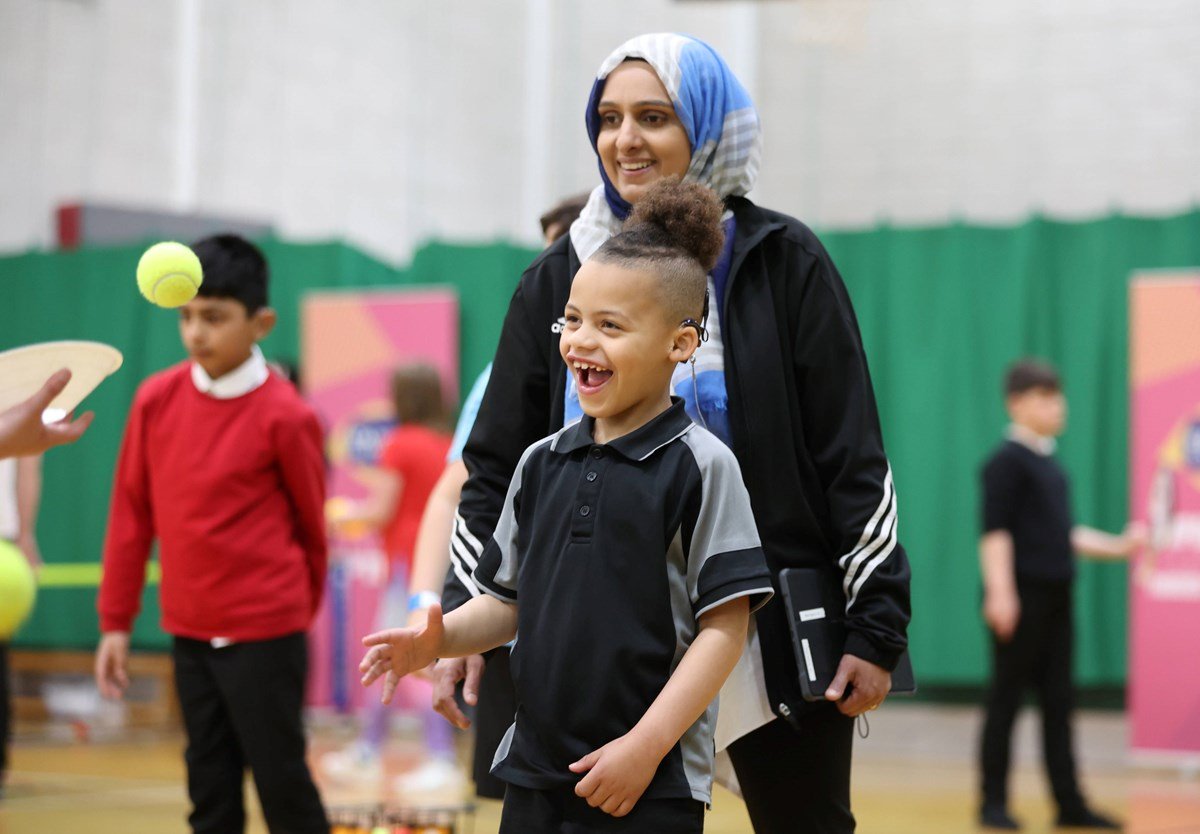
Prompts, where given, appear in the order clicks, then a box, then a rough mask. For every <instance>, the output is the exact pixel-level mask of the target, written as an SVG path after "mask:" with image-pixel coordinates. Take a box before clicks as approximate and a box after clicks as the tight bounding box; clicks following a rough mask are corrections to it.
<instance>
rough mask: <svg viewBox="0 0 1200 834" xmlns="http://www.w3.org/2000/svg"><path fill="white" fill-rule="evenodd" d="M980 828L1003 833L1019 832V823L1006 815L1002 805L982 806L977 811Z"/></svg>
mask: <svg viewBox="0 0 1200 834" xmlns="http://www.w3.org/2000/svg"><path fill="white" fill-rule="evenodd" d="M979 825H980V827H981V828H996V829H1000V830H1003V831H1020V830H1021V823H1019V822H1017V821H1016V820H1015V819H1013V818H1012V817H1010V816H1009V815H1008V811H1007V810H1006V809H1005V808H1004V806H1003V805H984V806H983V808H982V809H980V811H979Z"/></svg>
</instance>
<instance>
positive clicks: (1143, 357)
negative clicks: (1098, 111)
mask: <svg viewBox="0 0 1200 834" xmlns="http://www.w3.org/2000/svg"><path fill="white" fill-rule="evenodd" d="M1129 345H1130V363H1129V381H1130V389H1131V391H1130V395H1131V413H1130V430H1131V435H1132V437H1131V444H1130V449H1131V461H1130V477H1131V479H1132V484H1131V487H1132V489H1131V491H1130V496H1131V501H1132V507H1131V510H1132V512H1131V517H1133V518H1137V519H1140V520H1142V521H1143V522H1145V523H1146V525H1147V530H1148V537H1149V545H1148V547H1147V548H1146V551H1145V552H1144V553H1143V554H1142V555H1141V557H1140V558H1139V559H1138V561H1137V563H1136V564H1135V565H1134V569H1133V570H1132V571H1131V577H1132V584H1131V588H1130V605H1131V611H1130V629H1131V632H1130V640H1129V651H1130V658H1129V708H1130V717H1131V723H1132V730H1133V735H1132V746H1133V748H1134V751H1135V752H1137V753H1139V754H1141V755H1143V756H1144V757H1154V756H1159V757H1163V758H1165V759H1168V760H1169V759H1171V758H1174V757H1186V758H1189V759H1194V758H1195V756H1196V754H1197V753H1200V658H1198V656H1197V636H1198V635H1200V270H1197V271H1186V272H1146V273H1138V274H1136V275H1135V276H1134V280H1133V281H1132V283H1131V289H1130V332H1129Z"/></svg>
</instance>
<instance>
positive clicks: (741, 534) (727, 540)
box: [680, 426, 761, 561]
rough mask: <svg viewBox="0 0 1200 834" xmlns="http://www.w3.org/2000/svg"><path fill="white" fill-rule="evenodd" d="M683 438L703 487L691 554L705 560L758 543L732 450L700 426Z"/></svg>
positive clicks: (756, 530)
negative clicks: (698, 472)
mask: <svg viewBox="0 0 1200 834" xmlns="http://www.w3.org/2000/svg"><path fill="white" fill-rule="evenodd" d="M680 439H681V440H682V441H683V442H684V444H685V445H686V446H687V447H688V449H690V450H691V453H692V458H693V459H694V460H695V462H696V467H697V468H698V469H699V471H700V484H701V489H702V490H703V495H702V496H701V509H700V515H699V517H698V518H697V519H696V526H695V529H694V530H693V531H692V536H691V554H692V555H699V556H700V558H701V561H703V559H706V558H708V557H709V556H711V555H713V554H716V553H724V552H726V551H738V550H747V549H750V548H756V547H759V546H760V545H761V542H760V540H759V536H758V527H757V525H756V524H755V522H754V513H753V512H752V511H751V509H750V495H749V493H747V492H746V484H745V482H744V481H743V480H742V471H741V467H740V466H739V465H738V460H737V458H736V457H735V456H734V454H733V452H732V451H731V450H730V449H729V447H728V446H726V445H725V444H724V443H722V442H721V440H720V439H719V438H718V437H717V436H716V435H714V434H713V433H712V432H710V431H708V430H707V429H704V428H702V427H700V426H696V427H695V428H694V429H693V430H692V431H690V432H688V433H687V434H685V435H684V436H683V437H682V438H680Z"/></svg>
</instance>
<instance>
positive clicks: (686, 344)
mask: <svg viewBox="0 0 1200 834" xmlns="http://www.w3.org/2000/svg"><path fill="white" fill-rule="evenodd" d="M698 347H700V334H699V333H697V332H696V328H694V327H692V326H691V325H690V324H681V325H680V326H679V327H677V328H675V336H674V338H673V339H672V340H671V352H670V354H669V355H670V357H671V361H672V362H686V361H688V360H689V359H691V358H692V354H694V353H695V352H696V348H698Z"/></svg>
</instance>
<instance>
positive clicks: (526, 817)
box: [499, 777, 704, 834]
mask: <svg viewBox="0 0 1200 834" xmlns="http://www.w3.org/2000/svg"><path fill="white" fill-rule="evenodd" d="M581 778H582V777H581ZM592 831H603V832H624V833H625V834H702V832H703V831H704V803H703V802H699V801H697V800H695V799H645V798H643V799H640V800H638V803H637V805H634V806H633V810H632V811H630V812H629V813H628V814H626V815H625V816H623V817H614V816H610V815H608V814H606V813H604V812H603V811H601V810H600V809H599V808H593V807H592V806H590V805H588V804H587V800H584V799H580V798H579V797H578V796H576V795H575V789H574V787H569V788H556V789H550V790H534V789H532V788H522V787H518V786H517V785H509V786H508V790H507V791H505V794H504V810H503V811H502V812H501V815H500V831H499V834H589V832H592Z"/></svg>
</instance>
